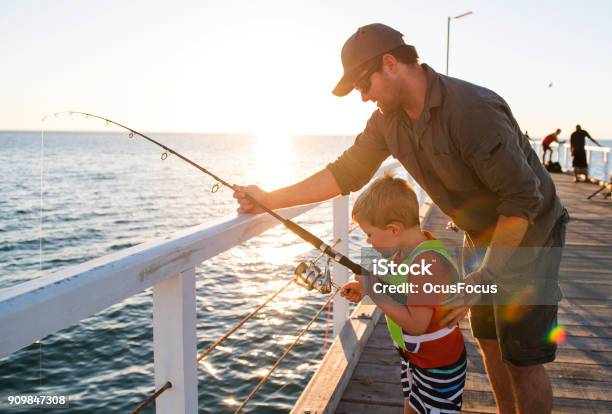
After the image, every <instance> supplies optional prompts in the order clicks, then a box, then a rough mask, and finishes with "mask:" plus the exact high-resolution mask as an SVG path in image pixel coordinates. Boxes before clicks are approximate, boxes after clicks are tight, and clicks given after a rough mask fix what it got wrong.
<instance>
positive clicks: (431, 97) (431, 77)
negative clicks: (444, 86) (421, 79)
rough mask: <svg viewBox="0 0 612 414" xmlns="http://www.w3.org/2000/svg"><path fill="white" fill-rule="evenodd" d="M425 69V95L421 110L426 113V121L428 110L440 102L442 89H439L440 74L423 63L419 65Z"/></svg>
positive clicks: (428, 116)
mask: <svg viewBox="0 0 612 414" xmlns="http://www.w3.org/2000/svg"><path fill="white" fill-rule="evenodd" d="M421 67H422V68H423V69H425V73H426V76H427V94H426V95H425V106H424V108H423V111H424V112H425V114H426V118H425V120H426V121H429V118H430V114H429V111H430V110H431V109H432V108H436V107H438V106H440V105H441V104H442V91H441V90H440V75H439V74H438V73H437V72H436V71H435V70H433V69H432V68H431V67H430V66H429V65H427V64H426V63H423V64H422V65H421Z"/></svg>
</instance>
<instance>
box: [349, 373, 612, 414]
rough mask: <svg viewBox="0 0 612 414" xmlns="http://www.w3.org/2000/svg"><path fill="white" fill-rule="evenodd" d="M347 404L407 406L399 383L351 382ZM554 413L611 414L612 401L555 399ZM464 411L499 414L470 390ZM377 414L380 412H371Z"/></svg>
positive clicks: (487, 396)
mask: <svg viewBox="0 0 612 414" xmlns="http://www.w3.org/2000/svg"><path fill="white" fill-rule="evenodd" d="M342 401H343V402H351V403H355V404H369V405H371V406H375V405H380V406H395V407H401V406H402V404H403V395H402V390H401V388H400V385H399V383H398V384H386V383H380V382H373V383H369V384H367V383H362V382H359V381H351V382H350V383H349V386H348V387H347V389H346V391H345V393H344V396H343V398H342ZM553 407H554V408H553V412H555V413H568V414H569V413H571V414H575V413H580V414H582V413H608V412H612V402H611V401H600V400H586V399H573V398H563V397H555V398H554V399H553ZM463 408H464V409H465V410H467V411H475V412H484V413H495V412H496V408H495V401H494V399H493V395H492V394H491V393H490V392H485V391H476V390H471V389H467V390H465V392H464V396H463ZM368 412H369V413H370V412H371V413H376V411H374V410H372V411H368Z"/></svg>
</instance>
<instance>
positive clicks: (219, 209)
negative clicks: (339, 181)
mask: <svg viewBox="0 0 612 414" xmlns="http://www.w3.org/2000/svg"><path fill="white" fill-rule="evenodd" d="M151 136H152V137H153V138H155V139H159V140H160V141H162V142H164V143H165V144H167V145H168V146H171V147H173V148H175V149H176V150H177V151H179V152H181V153H183V154H184V155H186V156H188V157H190V158H192V159H193V160H194V161H196V162H200V163H202V165H204V166H205V167H207V168H209V169H210V170H212V171H213V172H215V173H216V174H218V175H219V176H221V177H222V178H224V179H226V180H227V181H229V182H232V183H238V184H248V183H256V184H260V185H261V186H262V187H264V188H266V189H273V188H276V187H278V186H282V185H287V184H291V183H293V182H295V181H296V180H299V179H301V178H305V177H307V176H308V175H310V174H312V173H314V172H315V171H317V170H319V169H321V168H322V167H324V166H325V165H326V164H327V163H328V162H330V161H332V160H334V159H335V158H336V157H337V156H338V155H339V154H340V153H341V152H342V151H343V150H344V149H345V148H347V147H348V146H350V144H351V143H352V141H353V139H354V138H353V137H340V136H310V137H278V139H273V140H267V139H260V138H258V137H253V136H237V135H205V134H151ZM41 141H42V138H41V134H40V133H26V132H18V133H17V132H0V143H1V144H2V151H1V152H0V177H1V181H0V288H7V287H10V286H13V285H15V284H18V283H22V282H24V281H27V280H31V279H33V278H36V277H44V275H45V274H48V273H49V272H51V271H54V270H57V269H59V268H61V267H64V266H68V265H74V264H77V263H82V262H85V261H87V260H90V259H93V258H96V257H100V256H103V255H105V254H108V253H111V252H114V251H117V250H121V249H124V248H127V247H130V246H134V245H136V244H139V243H142V242H144V241H148V240H150V239H152V238H156V237H162V236H166V235H168V234H172V233H173V232H175V231H178V230H181V229H184V228H187V227H190V226H194V225H198V224H200V223H202V222H205V221H206V220H208V219H211V218H218V217H223V216H227V215H231V214H233V212H234V210H235V203H234V200H233V198H232V196H231V191H229V190H228V189H223V188H222V189H221V190H220V191H219V192H218V193H215V194H212V193H211V191H210V190H211V186H212V184H214V182H213V181H212V179H210V178H209V177H207V176H205V175H203V174H201V173H200V172H198V171H197V170H195V169H194V168H192V167H190V166H189V165H187V164H186V163H184V162H182V161H180V160H178V159H177V158H176V157H172V156H170V157H169V158H168V159H167V160H165V161H161V160H160V154H161V153H162V151H161V149H160V148H158V147H156V146H154V145H152V144H151V143H149V142H147V141H144V140H142V139H139V138H134V139H129V138H128V137H127V135H126V134H125V133H121V132H118V131H113V130H111V131H109V132H107V133H83V132H78V133H77V132H73V133H68V132H61V133H60V132H54V133H50V132H48V133H46V134H45V135H44V146H41ZM606 144H608V145H610V144H611V143H610V141H607V142H606ZM598 159H600V158H599V157H598V155H595V156H594V157H593V170H594V171H596V169H597V168H601V165H600V166H599V167H598V166H597V160H598ZM41 177H42V180H41ZM41 188H42V193H43V203H42V218H43V219H42V225H41V219H40V217H41V198H40V196H41ZM331 217H332V212H331V204H326V205H324V206H321V207H318V208H316V209H315V210H313V211H311V212H309V213H307V214H305V215H303V216H300V217H299V218H298V219H297V221H298V223H300V224H301V225H303V226H305V227H306V228H308V229H309V230H310V231H312V232H313V233H315V234H317V235H319V236H320V237H321V238H322V239H324V240H327V241H331V238H332V223H331ZM363 240H364V238H363V235H362V234H361V233H360V232H359V231H356V232H354V233H353V234H352V235H351V243H352V246H353V247H352V250H351V251H352V254H353V256H355V255H356V253H357V250H358V246H360V245H361V244H363ZM41 244H42V254H40V247H41ZM314 256H315V252H314V251H313V250H312V249H311V248H310V247H309V246H308V245H307V244H305V243H303V242H301V241H300V240H299V239H297V237H296V236H294V235H292V234H290V233H289V232H288V231H287V230H285V229H284V228H282V227H280V226H277V227H275V228H274V229H272V230H270V231H268V232H266V233H265V234H264V235H262V236H260V237H257V238H254V239H252V240H250V241H249V242H247V243H245V244H244V245H241V246H237V247H235V248H233V249H231V250H229V251H228V252H225V253H223V254H221V255H219V256H217V257H215V258H214V259H211V260H209V261H207V262H205V263H203V264H202V265H201V266H199V267H198V268H197V273H196V283H197V323H198V325H197V333H198V349H199V350H200V351H202V350H204V349H206V348H207V347H208V346H209V345H210V344H211V343H212V342H214V340H215V339H217V338H218V337H219V336H220V335H222V334H223V333H224V332H225V331H226V330H227V329H228V328H229V327H231V326H232V325H234V324H235V323H237V322H238V321H239V320H240V319H241V318H242V317H243V316H244V315H245V314H247V313H248V312H249V311H251V310H252V309H253V308H254V307H255V306H257V305H258V304H259V303H260V302H261V301H262V300H264V299H265V298H266V297H268V296H269V295H270V294H271V293H272V292H273V291H275V290H276V289H278V288H279V287H280V286H281V285H282V284H284V283H285V282H286V281H287V280H288V279H290V278H291V277H292V275H293V268H294V266H295V265H296V264H297V263H298V262H299V261H301V260H304V259H310V258H313V257H314ZM41 267H42V268H41ZM151 296H152V292H151V290H147V291H144V292H142V293H140V294H138V295H135V296H133V297H131V298H129V299H127V300H125V301H124V302H122V303H119V304H116V305H114V306H112V307H110V308H108V309H106V310H104V311H102V312H99V313H98V314H96V315H94V316H92V317H90V318H88V319H86V320H83V321H81V323H79V324H78V325H75V326H72V327H69V328H67V329H64V330H62V331H60V332H58V333H56V334H54V335H50V336H49V337H47V338H44V339H43V340H42V341H41V343H39V344H32V345H30V346H29V347H26V348H24V349H22V350H20V351H18V352H16V353H14V354H12V355H10V356H8V357H5V358H3V359H1V360H0V396H5V395H10V394H35V393H38V394H42V393H44V394H64V395H66V394H67V395H70V396H71V399H72V402H71V407H70V409H69V410H67V411H66V412H71V413H73V412H74V413H91V412H126V411H130V410H131V409H133V408H134V407H135V406H136V405H137V404H138V403H139V402H141V401H142V400H143V399H144V398H146V396H147V395H148V394H149V393H150V391H151V390H152V389H153V388H154V374H153V351H152V301H151ZM324 301H325V297H323V296H321V295H319V294H316V293H311V292H306V291H305V290H304V289H302V288H300V287H297V286H292V287H291V288H290V289H288V290H287V291H285V292H284V293H283V294H282V295H281V297H280V298H278V299H277V300H275V301H274V302H272V304H271V305H270V306H268V307H267V308H266V309H265V311H264V312H262V313H261V314H260V315H259V316H258V317H256V318H254V319H253V320H251V321H250V322H249V323H247V324H246V325H245V326H244V327H243V328H242V329H241V330H239V331H238V332H237V333H236V334H235V335H234V336H232V338H231V339H230V340H229V341H227V342H226V343H225V344H224V345H223V346H221V347H219V348H218V349H217V350H216V351H214V352H213V353H212V354H211V356H209V357H208V358H207V359H206V362H205V363H204V364H201V365H200V366H199V370H198V379H199V385H198V389H199V406H200V411H201V412H204V413H225V412H233V411H234V409H235V408H236V406H237V405H238V404H239V403H240V402H241V401H242V400H243V399H244V398H245V397H246V395H248V393H249V392H250V390H251V389H252V387H253V386H254V385H255V384H256V383H257V382H258V381H259V379H260V378H261V376H262V375H263V374H265V372H266V371H267V369H268V368H269V367H270V366H271V365H272V364H273V363H274V362H275V361H276V358H277V357H278V356H280V355H281V354H282V353H283V351H284V349H285V347H286V346H287V345H288V344H289V343H290V342H291V341H292V340H293V338H294V337H295V335H296V334H297V332H298V331H299V330H300V329H301V327H302V326H304V325H305V323H306V322H307V321H308V320H309V319H310V318H311V316H312V315H313V314H314V312H315V311H316V309H317V308H318V307H319V306H320V305H321V304H322V303H323V302H324ZM324 330H325V318H324V317H321V318H320V320H319V322H318V323H317V324H316V325H315V326H314V328H313V329H312V330H311V331H309V333H308V334H307V335H305V336H304V337H303V339H302V341H301V342H300V345H299V346H298V347H297V348H296V349H295V350H294V352H292V353H291V355H290V356H289V357H288V358H287V359H286V360H285V361H284V362H283V363H282V365H281V366H280V368H279V369H278V370H277V371H276V372H275V373H274V374H273V375H272V377H271V379H270V380H269V381H268V383H266V385H264V387H263V388H262V389H261V390H260V392H259V393H258V395H257V396H256V398H255V399H254V400H253V401H252V402H251V403H250V404H249V405H248V406H247V408H248V409H249V410H251V411H253V412H258V413H259V412H260V413H277V412H286V411H288V410H290V408H291V407H292V405H293V403H294V402H295V400H296V399H297V397H298V396H299V395H300V393H301V392H302V390H303V388H304V387H305V386H306V384H307V382H308V380H309V378H310V377H311V375H312V373H313V372H314V370H315V369H316V367H317V366H318V364H319V362H320V360H321V356H322V346H323V336H324ZM41 411H43V412H44V410H41ZM11 412H20V411H19V410H14V411H11ZM22 412H26V411H25V410H24V411H22ZM63 412H64V411H63ZM145 412H150V413H152V412H154V409H153V408H152V407H151V408H149V409H147V410H146V411H145Z"/></svg>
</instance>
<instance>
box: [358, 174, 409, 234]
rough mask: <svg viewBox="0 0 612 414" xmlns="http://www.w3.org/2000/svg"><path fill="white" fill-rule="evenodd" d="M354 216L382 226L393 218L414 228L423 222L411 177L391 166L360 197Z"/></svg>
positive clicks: (379, 226)
mask: <svg viewBox="0 0 612 414" xmlns="http://www.w3.org/2000/svg"><path fill="white" fill-rule="evenodd" d="M352 216H353V220H354V221H357V222H364V221H366V222H368V223H370V224H372V225H373V226H375V227H378V228H381V229H384V228H385V227H386V226H387V225H388V224H390V223H393V222H399V223H402V224H403V225H404V227H406V228H410V227H413V226H418V225H420V221H419V201H418V199H417V196H416V194H415V192H414V190H413V189H412V186H411V185H410V184H409V183H408V181H406V180H404V179H403V178H399V177H396V176H395V174H394V172H393V171H389V170H387V171H385V174H384V175H383V176H382V177H379V178H377V179H376V180H375V181H374V182H373V183H372V184H371V185H370V186H369V187H368V188H366V189H365V190H364V191H363V192H362V193H361V194H360V195H359V197H357V200H355V204H354V205H353V213H352Z"/></svg>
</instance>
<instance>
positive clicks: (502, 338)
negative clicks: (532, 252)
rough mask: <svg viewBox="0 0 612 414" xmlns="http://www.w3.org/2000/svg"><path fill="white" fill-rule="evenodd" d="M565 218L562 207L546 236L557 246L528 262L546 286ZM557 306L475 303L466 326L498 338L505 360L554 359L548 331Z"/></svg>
mask: <svg viewBox="0 0 612 414" xmlns="http://www.w3.org/2000/svg"><path fill="white" fill-rule="evenodd" d="M568 221H569V215H568V214H567V211H564V216H562V217H561V219H560V220H559V221H558V222H557V224H556V225H555V228H554V229H553V231H552V233H551V236H550V237H551V238H552V245H553V246H555V247H560V248H555V249H550V250H548V251H547V252H546V253H543V254H542V255H541V256H540V257H538V258H537V259H536V260H535V261H534V262H533V263H531V264H530V272H531V274H533V275H534V277H545V278H546V280H547V283H549V284H551V286H548V287H547V288H550V289H553V288H554V289H558V280H559V265H560V262H561V253H562V247H563V245H564V244H565V231H566V227H567V222H568ZM465 263H466V262H465V261H464V272H466V273H469V272H470V271H472V270H473V269H470V268H466V266H465ZM473 263H474V262H473V261H472V264H473ZM552 284H554V286H552ZM557 309H558V306H557V305H556V304H554V305H552V304H546V305H531V304H529V305H516V304H515V305H506V304H505V305H497V304H487V305H475V306H473V307H472V308H471V309H470V315H469V317H470V326H471V328H472V334H473V336H474V337H475V338H478V339H498V340H499V345H500V348H501V353H502V359H503V360H504V361H505V362H508V363H510V364H512V365H515V366H529V365H538V364H543V363H546V362H551V361H554V359H555V354H556V352H557V344H556V343H554V342H551V341H549V333H550V332H551V330H552V329H553V328H554V327H555V326H556V325H557Z"/></svg>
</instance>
